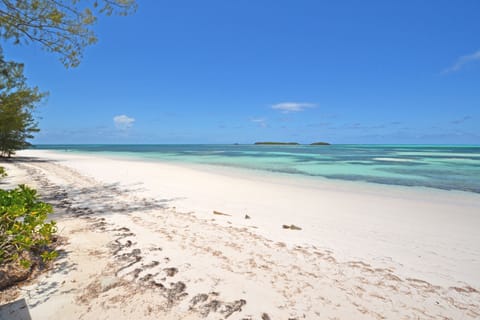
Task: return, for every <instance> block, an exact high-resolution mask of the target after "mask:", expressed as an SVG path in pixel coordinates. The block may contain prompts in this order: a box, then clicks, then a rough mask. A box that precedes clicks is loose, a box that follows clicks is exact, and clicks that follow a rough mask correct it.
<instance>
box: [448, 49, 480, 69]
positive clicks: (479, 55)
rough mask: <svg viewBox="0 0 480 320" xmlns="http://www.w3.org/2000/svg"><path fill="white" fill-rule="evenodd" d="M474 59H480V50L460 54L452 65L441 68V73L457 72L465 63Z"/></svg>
mask: <svg viewBox="0 0 480 320" xmlns="http://www.w3.org/2000/svg"><path fill="white" fill-rule="evenodd" d="M475 61H480V50H478V51H477V52H474V53H472V54H468V55H465V56H461V57H460V58H458V59H457V61H455V63H454V64H453V65H452V66H450V67H449V68H447V69H445V70H443V73H452V72H457V71H459V70H460V69H462V68H463V66H464V65H466V64H467V63H471V62H475Z"/></svg>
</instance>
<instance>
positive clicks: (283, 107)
mask: <svg viewBox="0 0 480 320" xmlns="http://www.w3.org/2000/svg"><path fill="white" fill-rule="evenodd" d="M313 107H315V104H313V103H308V102H282V103H277V104H274V105H273V106H272V109H274V110H279V111H281V112H282V113H290V112H300V111H303V110H305V109H308V108H313Z"/></svg>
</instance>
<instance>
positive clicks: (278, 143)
mask: <svg viewBox="0 0 480 320" xmlns="http://www.w3.org/2000/svg"><path fill="white" fill-rule="evenodd" d="M255 144H259V145H263V144H266V145H281V146H283V145H299V143H298V142H274V141H273V142H272V141H266V142H255Z"/></svg>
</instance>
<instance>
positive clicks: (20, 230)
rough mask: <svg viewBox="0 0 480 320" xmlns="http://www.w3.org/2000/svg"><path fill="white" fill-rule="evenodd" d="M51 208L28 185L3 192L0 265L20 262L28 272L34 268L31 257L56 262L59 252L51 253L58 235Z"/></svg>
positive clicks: (0, 204) (1, 195)
mask: <svg viewBox="0 0 480 320" xmlns="http://www.w3.org/2000/svg"><path fill="white" fill-rule="evenodd" d="M52 211H53V210H52V207H51V206H50V205H49V204H46V203H44V202H41V201H39V200H38V199H37V192H36V191H35V190H34V189H31V188H29V187H27V186H25V185H19V186H18V187H17V188H15V189H13V190H0V265H3V264H6V263H11V262H18V263H19V264H20V265H22V266H23V267H25V268H30V266H31V264H32V254H33V255H34V256H41V258H42V260H43V261H45V262H46V261H50V260H53V259H54V258H55V257H56V256H57V252H56V251H53V250H51V249H49V245H50V244H51V243H52V236H53V235H54V233H55V232H56V231H57V230H56V225H55V222H54V221H50V222H47V221H46V220H47V217H48V215H49V214H50V213H52Z"/></svg>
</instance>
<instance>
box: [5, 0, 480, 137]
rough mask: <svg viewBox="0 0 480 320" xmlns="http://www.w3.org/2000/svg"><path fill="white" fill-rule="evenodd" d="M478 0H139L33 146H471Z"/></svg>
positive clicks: (23, 57)
mask: <svg viewBox="0 0 480 320" xmlns="http://www.w3.org/2000/svg"><path fill="white" fill-rule="evenodd" d="M479 12H480V1H476V0H471V1H464V0H459V1H439V0H430V1H426V0H425V1H353V0H352V1H320V0H309V1H307V0H295V1H293V0H290V1H286V0H243V1H225V0H204V1H198V0H189V1H187V0H183V1H182V0H175V1H174V0H161V1H139V9H138V11H137V13H136V14H135V15H133V16H129V17H101V19H99V23H98V24H97V25H96V27H95V30H96V33H97V35H98V37H99V42H98V43H97V44H96V45H94V46H91V47H89V48H87V50H86V52H85V57H84V59H83V60H82V63H81V65H80V66H79V67H78V68H75V69H65V68H64V67H63V66H62V65H61V63H60V62H59V61H58V59H57V57H55V56H54V55H52V54H48V53H45V52H43V51H42V50H41V49H39V48H38V47H37V46H35V45H30V46H11V45H4V53H5V56H6V58H7V59H8V60H16V61H21V62H24V63H25V64H26V75H27V76H28V78H29V82H30V83H31V84H32V85H38V86H39V87H40V88H41V89H42V90H45V91H49V92H50V96H49V98H48V100H47V101H46V102H45V103H44V104H42V105H41V106H40V107H39V109H38V115H39V116H40V117H41V118H42V119H41V120H40V126H41V129H42V132H41V133H39V134H38V135H37V137H36V138H35V139H34V141H33V142H34V143H234V142H239V143H252V142H254V141H259V140H280V141H285V140H288V141H298V142H305V143H307V142H312V141H329V142H333V143H448V144H450V143H459V144H460V143H466V144H472V143H474V144H479V143H480V125H478V123H479V121H480V19H479Z"/></svg>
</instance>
